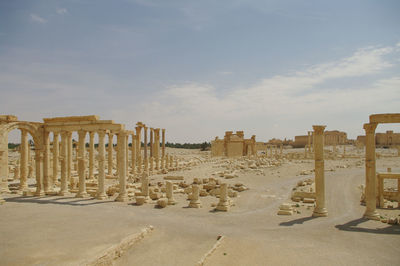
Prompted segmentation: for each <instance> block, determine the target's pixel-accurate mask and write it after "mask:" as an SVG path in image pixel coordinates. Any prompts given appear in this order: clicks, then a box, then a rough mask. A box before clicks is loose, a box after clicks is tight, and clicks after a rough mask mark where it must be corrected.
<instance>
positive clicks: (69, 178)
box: [67, 132, 72, 184]
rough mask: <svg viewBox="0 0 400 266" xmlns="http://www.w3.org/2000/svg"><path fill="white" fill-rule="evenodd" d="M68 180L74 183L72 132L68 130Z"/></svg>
mask: <svg viewBox="0 0 400 266" xmlns="http://www.w3.org/2000/svg"><path fill="white" fill-rule="evenodd" d="M67 147H68V148H67V153H68V154H67V180H68V182H69V183H70V184H71V183H72V132H67Z"/></svg>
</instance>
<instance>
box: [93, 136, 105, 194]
mask: <svg viewBox="0 0 400 266" xmlns="http://www.w3.org/2000/svg"><path fill="white" fill-rule="evenodd" d="M97 134H98V136H99V155H98V160H97V161H98V163H99V177H98V187H97V196H96V198H97V199H99V200H104V199H106V198H107V195H106V190H105V186H104V181H105V169H104V167H105V160H106V148H105V143H104V138H105V135H106V132H105V130H100V131H99V132H98V133H97Z"/></svg>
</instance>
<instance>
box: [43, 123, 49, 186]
mask: <svg viewBox="0 0 400 266" xmlns="http://www.w3.org/2000/svg"><path fill="white" fill-rule="evenodd" d="M43 144H44V154H43V185H44V192H45V193H47V192H49V188H50V187H51V182H50V177H49V171H50V138H49V132H47V131H44V135H43Z"/></svg>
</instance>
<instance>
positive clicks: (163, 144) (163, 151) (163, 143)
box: [161, 128, 165, 157]
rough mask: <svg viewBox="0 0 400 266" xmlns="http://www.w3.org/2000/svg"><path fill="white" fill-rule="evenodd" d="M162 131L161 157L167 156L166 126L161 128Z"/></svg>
mask: <svg viewBox="0 0 400 266" xmlns="http://www.w3.org/2000/svg"><path fill="white" fill-rule="evenodd" d="M161 131H162V146H161V157H164V156H165V128H163V129H161Z"/></svg>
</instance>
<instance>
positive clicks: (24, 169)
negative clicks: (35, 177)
mask: <svg viewBox="0 0 400 266" xmlns="http://www.w3.org/2000/svg"><path fill="white" fill-rule="evenodd" d="M20 152H21V171H20V185H19V189H20V190H21V191H23V190H26V189H27V188H28V185H27V179H28V161H29V157H28V131H26V130H25V129H21V150H20ZM5 167H7V168H8V165H5Z"/></svg>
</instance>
